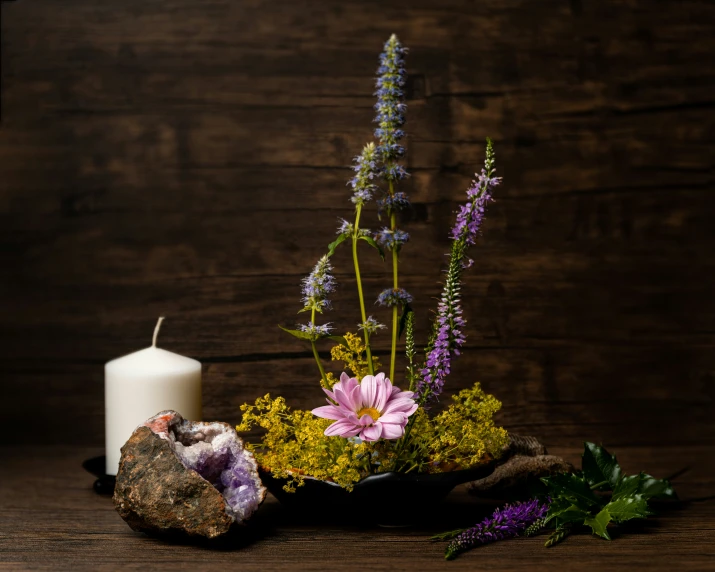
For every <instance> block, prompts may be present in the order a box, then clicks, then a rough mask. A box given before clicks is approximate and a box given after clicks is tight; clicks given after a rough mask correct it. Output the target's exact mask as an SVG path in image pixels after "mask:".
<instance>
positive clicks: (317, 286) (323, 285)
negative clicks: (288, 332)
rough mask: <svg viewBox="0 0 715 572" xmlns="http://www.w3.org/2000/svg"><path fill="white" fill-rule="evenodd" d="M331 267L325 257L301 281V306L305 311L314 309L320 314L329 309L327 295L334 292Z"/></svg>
mask: <svg viewBox="0 0 715 572" xmlns="http://www.w3.org/2000/svg"><path fill="white" fill-rule="evenodd" d="M332 273H333V267H332V266H331V265H330V261H329V259H328V257H327V256H323V257H322V258H321V259H320V260H318V263H317V264H316V265H315V267H314V268H313V271H312V272H311V273H310V274H309V275H308V276H307V277H306V278H304V279H303V304H304V305H305V307H304V309H305V310H312V309H315V310H316V311H318V312H322V311H323V310H324V309H326V308H330V300H328V294H330V293H331V292H334V291H335V278H334V277H333V274H332Z"/></svg>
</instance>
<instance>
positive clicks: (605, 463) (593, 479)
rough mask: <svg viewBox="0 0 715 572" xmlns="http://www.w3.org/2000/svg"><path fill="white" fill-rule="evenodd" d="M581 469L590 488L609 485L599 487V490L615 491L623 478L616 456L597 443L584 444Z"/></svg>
mask: <svg viewBox="0 0 715 572" xmlns="http://www.w3.org/2000/svg"><path fill="white" fill-rule="evenodd" d="M581 467H582V469H583V475H584V477H585V478H586V481H587V482H588V484H589V485H590V486H594V485H597V484H599V483H603V482H604V481H605V482H607V483H608V485H605V486H600V487H598V490H613V488H614V487H615V486H616V485H617V484H618V481H619V479H620V478H621V467H620V466H619V465H618V461H616V456H615V455H611V454H610V453H609V452H608V451H606V449H604V448H603V447H599V446H598V445H596V444H595V443H588V442H586V443H584V450H583V458H582V464H581Z"/></svg>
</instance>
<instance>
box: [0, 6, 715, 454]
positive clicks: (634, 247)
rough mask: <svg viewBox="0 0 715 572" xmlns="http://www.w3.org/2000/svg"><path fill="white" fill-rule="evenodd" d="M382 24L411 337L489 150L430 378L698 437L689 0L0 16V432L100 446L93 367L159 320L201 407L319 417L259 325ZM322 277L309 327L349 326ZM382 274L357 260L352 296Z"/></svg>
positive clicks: (345, 153) (319, 215)
mask: <svg viewBox="0 0 715 572" xmlns="http://www.w3.org/2000/svg"><path fill="white" fill-rule="evenodd" d="M392 32H396V33H397V34H398V35H399V36H400V37H401V39H402V40H403V42H404V43H405V44H406V45H407V46H409V47H410V49H411V52H410V55H409V60H408V67H409V72H410V79H409V102H408V103H409V111H408V124H407V129H408V131H409V141H408V148H409V155H408V159H407V162H408V168H409V170H410V172H411V173H412V177H411V179H410V180H409V182H408V184H407V185H406V187H407V188H406V190H407V191H408V192H409V193H410V194H411V196H412V199H413V201H414V209H413V210H412V211H411V212H410V213H409V214H408V215H407V216H406V217H405V220H404V226H405V228H407V229H408V230H409V231H410V232H411V234H412V237H413V240H412V242H411V243H410V244H409V245H408V247H407V248H406V250H405V252H404V256H403V259H404V266H403V268H404V269H405V274H404V284H405V286H406V287H407V288H408V289H409V290H410V291H412V292H413V293H415V294H417V295H418V296H419V298H418V302H417V304H416V309H417V311H418V322H419V331H420V335H422V336H423V337H424V335H425V333H426V331H427V325H428V318H429V308H430V307H431V306H432V303H433V301H432V298H434V297H435V296H436V295H437V294H438V292H439V285H438V283H437V281H438V279H439V277H440V272H439V268H440V265H441V264H443V262H444V257H443V253H444V252H446V251H447V249H448V247H449V242H448V239H447V232H448V228H449V225H450V222H451V220H452V213H453V211H454V210H455V208H456V207H457V204H458V202H459V201H460V200H462V198H463V197H464V191H465V189H466V187H467V185H468V183H469V181H470V178H471V176H472V174H473V172H474V171H475V170H476V169H477V168H478V166H479V164H480V162H481V160H482V157H483V151H484V138H485V137H486V136H491V137H492V138H493V139H494V141H495V144H496V149H497V156H498V166H499V172H500V174H501V175H503V176H504V178H505V182H504V185H503V186H502V187H501V188H500V189H499V193H498V202H496V203H495V204H494V206H493V208H492V209H491V211H490V213H489V217H488V222H487V224H486V227H485V235H484V239H483V241H482V242H481V245H480V246H479V249H478V251H477V252H476V253H475V254H476V260H477V263H476V265H475V267H474V268H473V270H472V271H471V273H470V274H469V275H468V279H467V283H466V285H465V288H464V298H465V306H466V308H467V312H468V317H469V319H470V321H469V327H468V334H469V342H468V349H467V351H466V352H465V355H464V356H463V357H462V359H461V360H460V361H459V363H458V365H457V367H456V369H455V372H454V375H453V377H452V379H451V381H450V384H451V385H450V387H451V388H453V389H456V388H459V387H463V386H466V385H467V384H470V383H471V382H472V381H474V380H481V381H482V382H483V384H484V385H485V386H486V388H487V389H488V390H489V391H491V392H494V393H495V394H497V395H498V396H499V397H500V398H501V399H502V400H503V402H504V409H503V412H502V414H501V416H500V420H501V422H502V423H504V424H505V425H506V426H507V427H508V428H509V429H513V430H516V431H520V432H529V433H533V434H536V435H538V436H540V437H543V438H544V439H545V440H546V441H547V443H551V444H559V445H574V444H577V443H578V441H579V440H582V439H585V438H588V439H592V440H604V441H605V442H607V443H609V444H611V445H612V446H618V445H619V444H624V443H626V442H627V443H630V444H658V443H664V444H680V443H693V444H694V443H705V442H708V443H712V442H713V440H714V439H715V424H713V422H712V419H713V416H714V415H715V405H714V404H713V403H714V402H713V399H714V398H715V296H714V294H715V254H714V251H715V223H714V222H713V218H714V215H715V194H714V190H715V188H714V187H715V185H714V180H715V171H714V167H715V151H714V144H715V134H714V133H715V131H714V130H715V39H714V38H715V36H714V33H715V3H713V2H709V1H697V0H688V1H661V2H656V1H653V0H630V1H627V2H625V1H623V2H622V1H604V0H571V1H567V0H559V1H555V0H554V1H538V2H537V1H533V2H529V1H526V0H522V1H515V0H484V1H479V2H476V1H475V2H470V1H467V0H441V1H439V2H436V1H428V0H410V1H403V2H392V1H386V0H380V1H377V0H375V1H373V0H360V1H346V0H320V1H318V0H316V1H313V2H303V1H297V0H271V1H268V0H201V1H197V0H122V1H121V2H120V1H118V0H111V1H110V0H97V1H95V2H87V1H85V0H66V1H63V2H57V1H56V0H19V1H17V2H13V3H3V4H2V81H3V94H2V103H3V119H2V124H1V125H0V267H1V268H2V281H1V282H0V300H2V316H1V317H0V364H1V365H0V367H1V368H2V378H1V383H2V389H1V391H2V395H1V396H0V419H2V423H3V426H4V427H5V430H4V431H2V432H1V435H2V437H0V439H2V440H3V441H8V442H18V441H19V442H29V441H40V440H42V441H48V442H52V443H71V442H76V443H83V444H97V445H101V443H102V438H103V386H102V383H103V364H104V362H105V361H107V360H108V359H110V358H113V357H116V356H118V355H121V354H123V353H127V352H130V351H133V350H136V349H139V348H141V347H145V346H147V345H148V344H149V341H150V338H151V333H152V330H153V327H154V322H155V320H156V317H157V316H158V315H160V314H166V315H167V321H166V323H165V326H164V329H163V331H162V334H161V345H163V346H164V347H166V348H167V349H171V350H173V351H177V352H180V353H184V354H187V355H191V356H194V357H196V358H197V359H200V360H201V361H202V362H203V363H204V364H205V374H204V375H205V377H204V379H205V404H206V406H205V413H206V417H207V418H212V419H213V418H219V419H223V420H228V421H235V420H237V418H238V406H239V405H240V404H241V403H242V402H244V401H247V400H251V399H253V398H254V397H256V396H257V395H262V394H264V393H265V392H267V391H269V390H270V391H272V392H274V393H275V392H282V393H284V394H285V395H286V397H287V398H288V399H289V401H290V402H292V403H293V404H295V405H299V406H303V407H310V406H313V405H315V404H317V403H318V402H320V401H321V399H322V398H321V392H320V391H319V390H318V387H317V383H316V379H315V372H314V364H313V362H312V359H311V357H310V354H309V352H308V351H306V347H305V346H303V345H302V344H301V343H300V342H298V341H294V340H292V339H291V338H289V337H286V336H285V335H284V334H282V333H281V332H280V331H279V330H278V329H277V327H276V324H278V323H279V322H280V323H288V324H290V323H291V322H292V321H293V320H294V319H295V312H296V311H297V310H298V308H299V286H298V282H299V280H300V278H301V277H302V276H303V275H304V274H306V273H307V272H308V270H309V269H310V267H311V265H312V264H313V263H314V261H315V260H316V258H317V257H318V256H319V255H320V254H322V253H323V252H324V250H325V245H326V244H327V242H329V241H330V240H331V239H332V237H331V235H332V234H333V232H334V228H335V226H336V224H337V223H336V218H337V217H338V216H348V215H349V214H350V212H351V209H350V204H349V202H348V200H347V199H348V192H347V190H346V187H345V181H346V180H347V178H348V177H349V170H348V168H347V167H348V165H349V164H350V161H351V157H352V156H353V155H355V154H356V153H357V152H358V151H359V149H360V148H361V146H362V145H363V144H364V143H365V142H366V141H368V140H369V139H370V138H371V129H372V123H371V120H372V115H373V111H372V109H371V106H372V103H373V99H372V96H371V92H372V89H373V87H372V81H373V79H372V77H373V73H374V71H375V68H376V58H377V55H378V53H379V51H380V48H381V45H382V42H383V41H384V40H385V39H386V38H387V37H388V36H389V35H390V33H392ZM369 216H370V217H372V216H373V215H372V214H371V215H369ZM375 224H377V223H375ZM370 256H371V254H369V253H368V252H366V253H365V255H364V257H363V258H364V259H366V260H367V258H369V257H370ZM336 264H337V265H338V266H339V274H338V278H339V280H340V281H341V289H340V293H339V294H338V296H337V298H336V299H337V304H336V305H337V311H336V312H335V313H334V314H331V315H330V316H329V319H331V320H332V321H335V322H337V323H338V324H339V325H340V326H341V327H343V328H347V327H352V326H354V324H356V323H357V321H358V315H357V312H356V310H355V307H354V306H352V305H350V304H352V303H353V302H354V301H355V298H356V296H355V291H354V284H353V282H351V279H350V274H349V269H350V260H349V258H348V256H347V252H342V253H340V254H339V255H337V256H336ZM387 270H388V267H386V266H383V265H382V264H381V263H380V262H379V261H377V262H375V261H373V262H372V263H367V262H366V270H365V273H366V284H367V286H366V287H367V290H368V292H369V293H370V297H372V296H375V295H376V294H377V292H379V290H380V289H381V288H382V287H384V286H385V285H386V282H387V280H388V276H387ZM374 313H375V314H376V315H379V316H380V317H382V318H383V319H387V318H386V316H383V314H381V313H380V311H379V310H378V309H375V312H374ZM388 337H389V336H388V335H383V336H382V348H384V347H385V345H386V342H387V340H388ZM325 349H326V350H327V348H325ZM382 353H383V355H384V351H383V352H382ZM28 424H29V427H30V429H29V431H26V432H23V431H21V430H20V428H21V427H27V426H28Z"/></svg>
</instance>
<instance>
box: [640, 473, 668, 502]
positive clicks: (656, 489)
mask: <svg viewBox="0 0 715 572" xmlns="http://www.w3.org/2000/svg"><path fill="white" fill-rule="evenodd" d="M641 477H642V480H641V485H640V487H639V488H638V493H639V494H641V495H643V497H645V498H646V499H651V498H653V499H667V500H678V495H676V494H675V489H673V486H672V485H671V484H670V481H668V480H667V479H656V478H654V477H651V476H650V475H648V474H646V473H641Z"/></svg>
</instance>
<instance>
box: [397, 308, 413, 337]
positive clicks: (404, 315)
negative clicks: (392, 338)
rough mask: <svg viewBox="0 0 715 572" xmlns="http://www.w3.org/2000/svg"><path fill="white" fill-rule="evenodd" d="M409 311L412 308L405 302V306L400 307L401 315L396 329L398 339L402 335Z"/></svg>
mask: <svg viewBox="0 0 715 572" xmlns="http://www.w3.org/2000/svg"><path fill="white" fill-rule="evenodd" d="M410 312H412V308H410V305H409V304H405V307H404V308H402V315H401V316H400V326H399V328H398V330H397V339H398V340H399V339H400V338H401V337H402V333H403V332H404V331H405V326H406V325H407V317H408V316H409V315H410Z"/></svg>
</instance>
